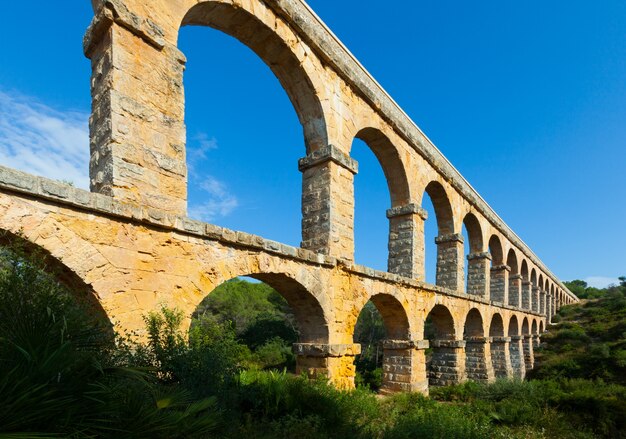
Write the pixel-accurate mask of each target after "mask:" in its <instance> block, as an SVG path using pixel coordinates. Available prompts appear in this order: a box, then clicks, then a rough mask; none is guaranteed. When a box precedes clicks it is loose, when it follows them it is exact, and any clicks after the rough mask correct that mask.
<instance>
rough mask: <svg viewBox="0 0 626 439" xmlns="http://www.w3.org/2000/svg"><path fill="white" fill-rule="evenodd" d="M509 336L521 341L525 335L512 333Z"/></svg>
mask: <svg viewBox="0 0 626 439" xmlns="http://www.w3.org/2000/svg"><path fill="white" fill-rule="evenodd" d="M509 338H510V339H511V341H520V340H522V339H523V338H524V336H523V335H511V336H510V337H509Z"/></svg>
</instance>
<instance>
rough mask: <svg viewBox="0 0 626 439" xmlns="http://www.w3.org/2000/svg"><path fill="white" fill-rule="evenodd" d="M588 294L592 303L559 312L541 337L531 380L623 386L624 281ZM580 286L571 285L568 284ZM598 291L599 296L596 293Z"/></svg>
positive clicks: (625, 371)
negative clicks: (577, 380)
mask: <svg viewBox="0 0 626 439" xmlns="http://www.w3.org/2000/svg"><path fill="white" fill-rule="evenodd" d="M620 281H621V282H620V285H616V286H612V287H609V288H606V289H602V290H597V289H595V288H593V289H592V288H588V287H587V288H586V290H587V291H589V290H591V294H592V296H594V297H597V299H595V300H584V301H583V302H582V303H581V304H579V305H578V304H577V305H571V306H566V307H563V308H561V310H560V312H559V314H557V315H556V316H555V318H553V322H555V323H557V324H556V326H553V327H551V328H550V331H549V332H548V333H547V334H546V335H545V336H544V337H543V341H544V343H545V346H546V347H545V348H544V349H541V350H540V351H539V353H538V360H539V362H540V364H541V367H540V368H538V369H537V370H536V371H535V372H534V373H533V375H532V376H533V377H534V378H543V379H547V378H549V379H558V378H589V379H601V380H603V381H604V382H607V383H615V384H620V385H622V386H626V277H622V278H620ZM576 283H580V284H584V282H582V281H574V282H570V283H569V284H570V285H571V284H576ZM598 291H599V292H598Z"/></svg>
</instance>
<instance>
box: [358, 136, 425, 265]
mask: <svg viewBox="0 0 626 439" xmlns="http://www.w3.org/2000/svg"><path fill="white" fill-rule="evenodd" d="M354 138H356V139H360V140H362V141H363V142H365V144H366V145H367V146H368V147H369V149H370V150H371V151H372V152H373V153H374V155H375V156H376V159H377V160H378V164H379V165H380V167H381V169H382V171H383V173H384V175H385V180H386V182H387V188H388V190H389V199H390V206H389V209H388V210H387V211H386V216H387V218H388V220H389V236H388V245H387V248H388V252H389V253H388V259H387V269H388V271H389V272H390V273H396V274H401V275H403V276H406V277H414V276H415V275H416V269H417V267H416V265H417V259H418V255H417V250H416V245H417V242H416V236H415V235H416V233H417V231H418V230H419V224H418V223H416V220H417V218H416V212H415V209H414V208H413V206H414V205H412V204H411V203H410V201H411V199H412V196H411V188H410V185H409V180H408V176H407V164H406V163H405V162H404V161H403V159H402V156H401V153H400V150H399V149H398V148H397V147H396V145H394V144H393V143H392V142H391V140H389V138H388V137H387V135H385V134H384V133H383V132H382V131H381V130H380V129H378V128H375V127H365V128H362V129H360V130H359V131H358V132H357V133H356V134H355V136H354ZM355 207H356V205H355ZM381 214H382V212H381Z"/></svg>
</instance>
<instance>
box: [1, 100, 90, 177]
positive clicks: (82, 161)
mask: <svg viewBox="0 0 626 439" xmlns="http://www.w3.org/2000/svg"><path fill="white" fill-rule="evenodd" d="M88 119H89V115H88V114H87V113H81V112H76V111H59V110H56V109H53V108H50V107H48V106H46V105H44V104H42V103H40V102H39V101H37V100H36V99H34V98H31V97H28V96H22V95H20V94H17V93H12V92H11V93H9V92H4V91H2V90H0V164H2V165H4V166H8V167H11V168H16V169H20V170H23V171H25V172H29V173H32V174H36V175H41V176H44V177H48V178H54V179H57V180H65V181H71V182H73V183H74V184H75V185H76V186H78V187H81V188H85V189H87V188H89V129H88Z"/></svg>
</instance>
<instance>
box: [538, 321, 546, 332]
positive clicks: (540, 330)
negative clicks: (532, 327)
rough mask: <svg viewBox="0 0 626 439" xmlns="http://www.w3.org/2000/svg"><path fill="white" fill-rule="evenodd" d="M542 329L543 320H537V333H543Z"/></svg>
mask: <svg viewBox="0 0 626 439" xmlns="http://www.w3.org/2000/svg"><path fill="white" fill-rule="evenodd" d="M544 331H545V329H544V326H543V320H539V334H543V332H544Z"/></svg>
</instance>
